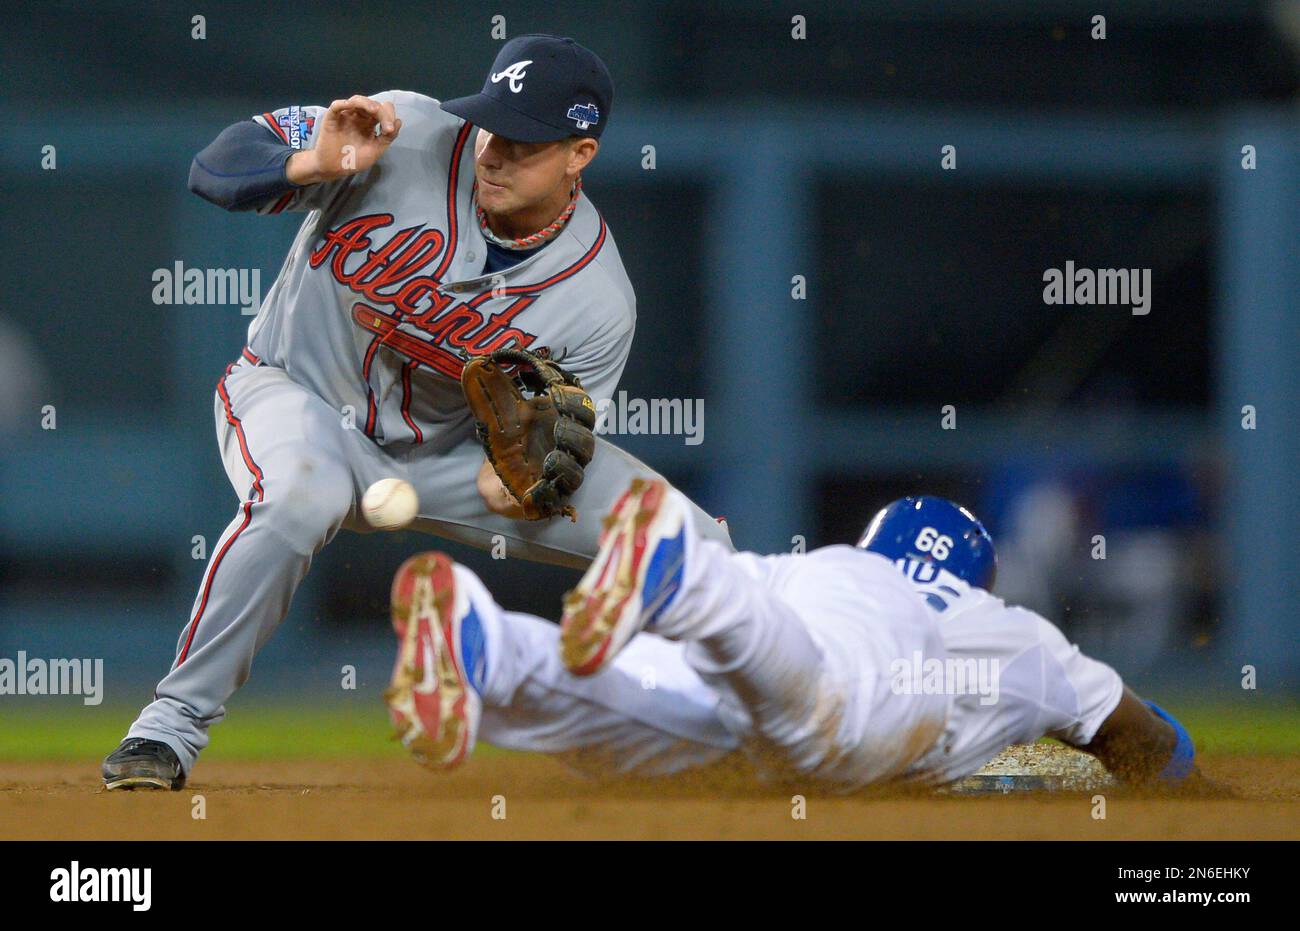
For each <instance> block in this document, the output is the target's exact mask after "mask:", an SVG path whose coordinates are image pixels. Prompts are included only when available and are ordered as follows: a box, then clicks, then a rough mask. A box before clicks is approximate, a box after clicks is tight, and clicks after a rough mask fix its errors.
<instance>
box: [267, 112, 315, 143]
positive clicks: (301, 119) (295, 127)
mask: <svg viewBox="0 0 1300 931" xmlns="http://www.w3.org/2000/svg"><path fill="white" fill-rule="evenodd" d="M275 121H276V122H277V123H278V124H279V125H280V128H281V129H283V130H284V135H285V138H286V139H287V140H288V141H289V147H290V148H293V149H301V148H302V143H303V140H304V139H306V138H307V137H308V136H310V135H311V131H312V129H313V127H315V125H316V117H314V116H309V115H308V114H307V112H306V111H305V110H303V108H302V107H300V106H298V105H297V104H295V105H294V106H292V107H288V108H287V109H285V110H284V112H282V113H280V114H279V115H278V116H277V117H276V118H275Z"/></svg>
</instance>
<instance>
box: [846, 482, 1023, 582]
mask: <svg viewBox="0 0 1300 931" xmlns="http://www.w3.org/2000/svg"><path fill="white" fill-rule="evenodd" d="M858 548H859V549H864V550H870V551H871V552H873V553H879V554H880V555H882V556H887V557H888V558H889V559H892V560H895V561H896V560H899V559H914V560H917V561H919V562H926V563H931V564H933V565H936V566H940V567H942V568H944V569H946V570H947V571H949V572H951V573H952V574H953V575H955V576H957V577H958V578H959V579H962V580H963V581H965V582H967V583H969V584H970V585H974V586H975V587H976V588H982V589H984V590H985V591H991V590H992V588H993V581H994V579H995V578H996V576H997V571H998V556H997V552H996V551H995V550H994V549H993V538H992V537H991V536H990V535H989V532H988V531H987V530H985V529H984V525H983V524H982V523H980V522H979V519H978V518H977V517H976V516H975V515H974V514H972V513H971V512H970V511H968V510H966V508H964V507H962V506H961V505H959V504H955V503H953V502H952V501H949V500H947V499H946V498H936V497H933V496H930V495H919V496H916V497H907V498H899V499H898V500H897V501H894V502H892V503H891V504H889V505H887V506H886V507H884V508H882V509H881V510H880V511H878V512H877V513H876V516H875V517H873V518H871V523H870V524H868V525H867V529H866V531H865V532H864V533H863V534H862V539H860V540H859V541H858Z"/></svg>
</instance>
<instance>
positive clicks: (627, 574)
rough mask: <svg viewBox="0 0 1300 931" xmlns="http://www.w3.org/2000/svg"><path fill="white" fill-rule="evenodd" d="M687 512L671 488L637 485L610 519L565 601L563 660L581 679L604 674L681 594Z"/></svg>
mask: <svg viewBox="0 0 1300 931" xmlns="http://www.w3.org/2000/svg"><path fill="white" fill-rule="evenodd" d="M687 520H688V516H687V511H686V505H685V504H684V503H683V501H682V499H681V497H680V495H678V494H676V493H675V492H674V491H673V490H672V489H671V488H669V487H668V484H667V482H664V481H662V480H659V479H656V480H653V481H648V480H646V479H639V478H638V479H633V481H632V484H631V486H630V487H629V488H628V490H627V491H626V492H624V493H623V497H621V498H619V499H618V502H617V503H616V504H615V505H614V508H613V510H612V511H610V513H609V514H608V515H607V516H606V517H605V526H604V529H603V530H602V531H601V534H600V549H599V551H598V552H597V553H596V558H595V559H594V560H593V561H592V563H591V566H590V567H588V569H587V572H586V573H585V574H584V575H583V577H582V579H581V580H580V581H579V582H578V585H577V587H576V588H574V589H573V590H572V591H570V592H569V593H568V594H566V595H565V596H564V617H563V620H562V621H561V625H560V654H561V657H562V659H563V660H564V665H565V666H566V667H567V668H568V670H569V671H570V672H571V673H573V674H574V675H575V676H590V675H592V674H594V673H597V672H599V671H600V670H601V669H604V668H605V666H607V665H608V664H609V663H610V662H611V661H612V660H613V659H614V657H615V656H617V655H618V652H619V650H621V649H623V647H624V646H626V645H627V642H628V641H629V640H631V639H632V637H633V635H635V634H636V632H637V631H639V630H642V629H644V628H645V627H648V626H650V625H652V624H654V622H655V621H656V620H658V618H659V616H660V615H661V614H662V613H663V611H664V609H665V608H667V607H668V605H669V604H670V603H671V602H672V600H673V596H674V595H675V594H676V593H677V591H678V589H679V588H681V584H682V571H683V567H684V566H685V563H686V532H687V528H686V522H687Z"/></svg>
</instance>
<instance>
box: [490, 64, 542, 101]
mask: <svg viewBox="0 0 1300 931" xmlns="http://www.w3.org/2000/svg"><path fill="white" fill-rule="evenodd" d="M532 63H533V62H532V59H528V60H527V61H517V62H515V63H514V64H513V65H511V66H510V67H509V68H506V69H505V70H504V71H499V72H497V73H496V74H494V75H492V83H493V84H500V83H501V81H502V80H504V79H505V78H509V79H510V93H512V94H517V93H519V92H520V91H521V90H523V89H524V85H523V84H521V83H520V82H521V81H523V79H524V75H526V74H527V73H528V72H527V71H525V70H524V69H525V68H527V67H528V66H529V65H531V64H532Z"/></svg>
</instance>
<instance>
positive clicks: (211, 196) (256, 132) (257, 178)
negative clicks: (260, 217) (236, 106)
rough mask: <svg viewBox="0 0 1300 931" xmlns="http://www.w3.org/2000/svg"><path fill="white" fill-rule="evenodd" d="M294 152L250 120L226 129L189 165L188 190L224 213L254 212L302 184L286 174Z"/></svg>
mask: <svg viewBox="0 0 1300 931" xmlns="http://www.w3.org/2000/svg"><path fill="white" fill-rule="evenodd" d="M302 154H305V153H302V152H295V151H294V150H293V149H291V148H289V147H288V146H286V145H285V144H284V143H282V142H279V141H277V140H276V139H274V138H272V137H271V135H270V134H269V133H268V132H267V131H266V130H265V129H264V128H262V127H261V126H259V125H258V124H257V123H256V122H254V121H253V120H243V121H241V122H239V123H235V124H234V125H233V126H227V127H226V128H225V129H224V130H222V132H221V134H220V135H219V136H217V138H216V139H214V140H212V142H211V143H210V144H209V145H208V146H207V148H205V149H204V150H203V151H202V152H200V153H199V154H198V155H196V156H194V161H193V162H192V163H191V165H190V178H189V188H190V190H191V191H193V192H194V193H195V194H197V195H199V196H200V197H202V198H203V199H204V200H206V201H208V202H209V203H213V204H216V205H217V206H218V207H221V208H223V209H225V210H236V211H237V210H256V209H257V208H258V207H260V206H262V205H263V204H265V203H267V202H269V201H271V200H274V199H275V198H278V197H281V196H283V195H284V194H285V193H287V192H289V191H292V190H293V189H294V188H295V187H299V186H301V185H302V184H304V183H309V182H296V181H294V180H293V179H292V178H290V177H289V176H288V174H287V163H288V162H289V161H290V157H291V156H294V155H302Z"/></svg>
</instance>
